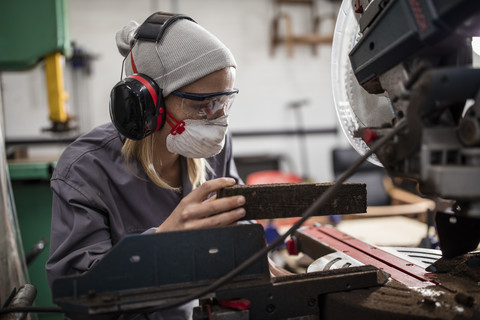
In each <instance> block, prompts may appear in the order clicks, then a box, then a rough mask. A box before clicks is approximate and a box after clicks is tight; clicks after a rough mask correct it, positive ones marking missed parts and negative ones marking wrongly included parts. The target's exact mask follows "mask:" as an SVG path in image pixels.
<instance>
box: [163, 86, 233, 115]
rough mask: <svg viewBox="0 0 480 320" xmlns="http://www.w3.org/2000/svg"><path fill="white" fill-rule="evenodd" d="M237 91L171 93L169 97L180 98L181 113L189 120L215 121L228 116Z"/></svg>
mask: <svg viewBox="0 0 480 320" xmlns="http://www.w3.org/2000/svg"><path fill="white" fill-rule="evenodd" d="M237 93H238V89H232V90H229V91H222V92H213V93H188V92H181V91H173V92H172V93H170V94H171V95H174V96H177V97H180V98H182V103H181V109H182V112H183V113H184V114H185V115H186V116H187V117H188V118H189V119H216V118H218V117H221V116H223V115H225V114H228V113H229V111H230V107H231V106H232V104H233V100H234V99H235V96H236V95H237Z"/></svg>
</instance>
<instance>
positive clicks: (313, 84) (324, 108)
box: [2, 0, 347, 182]
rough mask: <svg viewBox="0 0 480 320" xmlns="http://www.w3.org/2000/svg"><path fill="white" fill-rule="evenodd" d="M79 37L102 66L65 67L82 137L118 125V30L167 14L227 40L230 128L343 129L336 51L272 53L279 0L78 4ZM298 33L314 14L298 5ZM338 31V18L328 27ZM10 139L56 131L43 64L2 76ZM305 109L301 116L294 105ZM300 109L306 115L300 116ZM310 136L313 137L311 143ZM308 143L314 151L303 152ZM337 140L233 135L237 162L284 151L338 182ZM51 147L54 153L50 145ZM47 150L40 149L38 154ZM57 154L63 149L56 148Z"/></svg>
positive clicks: (327, 10)
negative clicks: (233, 74) (112, 114)
mask: <svg viewBox="0 0 480 320" xmlns="http://www.w3.org/2000/svg"><path fill="white" fill-rule="evenodd" d="M68 4H69V9H68V11H69V22H70V33H71V39H72V40H73V41H75V43H76V44H77V45H78V46H79V47H80V48H82V49H83V50H84V51H85V52H88V53H89V54H91V55H92V56H93V57H95V59H94V60H92V62H91V72H90V73H89V74H86V73H79V72H78V71H76V70H66V83H67V90H68V91H69V93H70V95H71V99H70V102H69V103H70V105H71V108H72V110H73V112H74V113H75V114H78V115H79V117H80V118H82V121H83V122H82V123H81V126H80V127H81V130H80V131H81V132H85V131H88V130H90V129H91V128H93V127H94V126H96V125H99V124H102V123H104V122H107V121H109V114H108V102H109V93H110V89H111V88H112V86H113V85H114V84H115V83H116V82H117V81H118V80H119V79H120V70H121V64H122V57H121V56H120V54H119V53H118V51H117V48H116V45H115V41H114V36H115V32H116V31H117V30H119V29H120V28H121V27H122V26H123V25H125V24H126V23H128V21H129V20H136V21H138V22H140V23H141V22H143V21H144V20H145V18H146V17H147V16H148V15H149V14H150V13H152V12H154V11H158V10H164V11H174V12H181V13H185V14H188V15H190V16H192V17H193V18H194V19H195V20H196V21H197V22H198V23H199V24H201V25H202V26H204V27H205V28H206V29H208V30H209V31H211V32H212V33H213V34H215V35H216V36H218V37H219V38H220V39H221V40H222V41H223V42H224V43H225V44H226V45H227V46H228V47H229V48H230V49H231V51H232V52H233V54H234V55H235V57H236V60H237V64H238V71H237V81H236V87H238V88H239V89H240V94H239V95H238V97H237V99H236V101H235V103H234V106H233V108H232V113H231V131H232V132H233V133H242V132H247V131H262V130H267V131H268V130H275V131H277V130H293V129H297V128H298V126H299V122H298V121H297V116H298V115H299V114H300V115H301V116H302V118H303V126H302V127H303V129H323V128H328V129H329V128H336V127H337V118H336V114H335V109H334V104H333V98H332V89H331V85H332V84H331V81H330V50H331V46H330V45H320V46H318V52H317V54H316V55H314V54H313V53H312V51H311V48H310V47H307V46H296V47H295V48H294V54H293V57H288V55H287V51H286V48H285V47H284V46H279V47H277V49H276V51H275V54H274V55H273V56H272V55H271V53H270V45H269V41H270V32H271V30H270V25H271V21H272V18H273V16H274V10H273V4H272V1H270V0H242V1H236V0H202V1H198V0H136V1H130V0H70V1H69V3H68ZM318 4H319V6H318V10H319V13H320V14H332V13H334V14H335V13H336V12H337V11H338V6H339V3H338V2H332V1H329V0H318ZM290 14H291V15H292V17H293V22H294V26H293V27H294V32H296V33H302V32H305V31H306V30H307V28H308V25H307V23H306V22H307V21H308V18H309V13H308V12H307V11H306V10H305V9H300V8H292V11H291V12H290ZM321 28H323V29H325V32H327V33H328V32H332V31H333V30H332V21H326V22H325V23H323V24H322V25H321ZM2 85H3V92H4V102H5V110H6V111H5V113H6V121H7V125H6V130H7V133H6V134H7V139H8V137H32V136H33V137H38V136H39V135H45V134H46V135H50V134H49V133H41V134H40V133H39V132H40V130H41V128H43V127H46V126H48V119H47V106H46V94H45V89H44V87H45V83H44V79H43V69H42V65H41V64H39V66H38V67H37V68H35V69H34V70H30V71H28V72H21V73H18V72H8V73H3V74H2ZM296 101H306V104H305V105H304V106H303V107H302V108H300V109H299V110H297V111H295V110H294V109H293V108H290V107H289V105H290V104H291V103H292V102H296ZM295 112H300V113H295ZM302 139H304V140H302ZM302 141H303V142H304V143H305V144H306V146H307V149H306V150H303V149H302V145H301V143H302ZM346 144H347V142H346V139H345V138H344V137H343V133H342V132H341V130H340V129H339V131H338V133H337V134H327V135H320V134H312V135H307V136H305V137H303V138H302V137H300V136H298V135H278V136H259V137H239V136H236V137H235V138H234V152H235V154H236V155H254V154H265V153H271V154H281V155H283V156H285V157H287V158H288V159H290V161H289V163H288V165H287V166H286V167H285V169H286V170H289V171H293V172H295V173H298V174H300V175H306V176H309V177H310V178H311V179H312V180H314V181H318V182H323V181H329V180H331V177H332V174H331V163H330V150H331V148H332V147H334V146H338V145H346ZM42 150H46V149H45V148H42ZM37 152H39V151H37ZM55 152H56V153H59V152H61V151H59V150H56V151H55Z"/></svg>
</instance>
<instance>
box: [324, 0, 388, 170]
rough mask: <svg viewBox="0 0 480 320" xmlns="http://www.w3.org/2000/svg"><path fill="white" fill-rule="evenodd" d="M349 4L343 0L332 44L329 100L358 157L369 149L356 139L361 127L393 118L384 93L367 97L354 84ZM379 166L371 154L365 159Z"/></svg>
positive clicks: (354, 34) (354, 30) (355, 33)
mask: <svg viewBox="0 0 480 320" xmlns="http://www.w3.org/2000/svg"><path fill="white" fill-rule="evenodd" d="M352 1H354V0H344V1H343V2H342V5H341V7H340V11H339V13H338V17H337V22H336V25H335V32H334V37H333V44H332V64H331V66H332V83H333V98H334V102H335V110H336V112H337V116H338V120H339V121H340V125H341V127H342V131H343V133H344V134H345V136H346V137H347V139H348V141H349V142H350V144H351V145H352V147H353V148H354V149H355V150H356V151H357V152H358V153H359V154H361V155H363V154H365V153H366V152H367V151H368V150H369V147H368V145H367V144H366V143H365V141H363V139H362V138H361V137H359V135H358V132H359V130H360V129H362V128H380V127H381V126H382V125H383V124H385V123H390V122H391V120H392V119H393V117H394V112H393V107H392V104H391V102H390V100H389V99H388V97H387V96H386V95H385V94H380V95H375V94H370V93H368V92H367V91H365V89H363V88H362V86H361V85H360V84H359V83H358V81H357V79H356V77H355V75H354V73H353V70H352V66H351V63H350V59H349V56H348V55H349V53H350V51H351V50H352V48H353V47H354V46H355V44H356V43H357V42H358V41H359V39H360V38H361V33H360V29H359V25H358V21H357V17H356V16H355V12H354V9H353V5H352ZM368 160H369V161H370V162H372V163H374V164H376V165H378V166H382V164H381V163H380V161H379V160H378V158H377V157H376V156H375V155H372V156H370V157H369V159H368Z"/></svg>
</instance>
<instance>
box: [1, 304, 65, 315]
mask: <svg viewBox="0 0 480 320" xmlns="http://www.w3.org/2000/svg"><path fill="white" fill-rule="evenodd" d="M24 312H35V313H37V312H42V313H64V311H63V310H62V308H58V307H31V306H30V307H13V308H2V309H0V314H4V313H24Z"/></svg>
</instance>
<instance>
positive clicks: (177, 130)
mask: <svg viewBox="0 0 480 320" xmlns="http://www.w3.org/2000/svg"><path fill="white" fill-rule="evenodd" d="M166 111H167V118H166V120H167V123H168V124H169V125H170V127H172V130H170V133H171V134H172V136H174V135H176V134H182V133H183V131H185V121H183V120H182V121H178V120H177V119H175V117H174V116H172V114H171V113H170V112H168V110H166ZM170 118H171V119H170ZM172 120H173V121H172Z"/></svg>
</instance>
